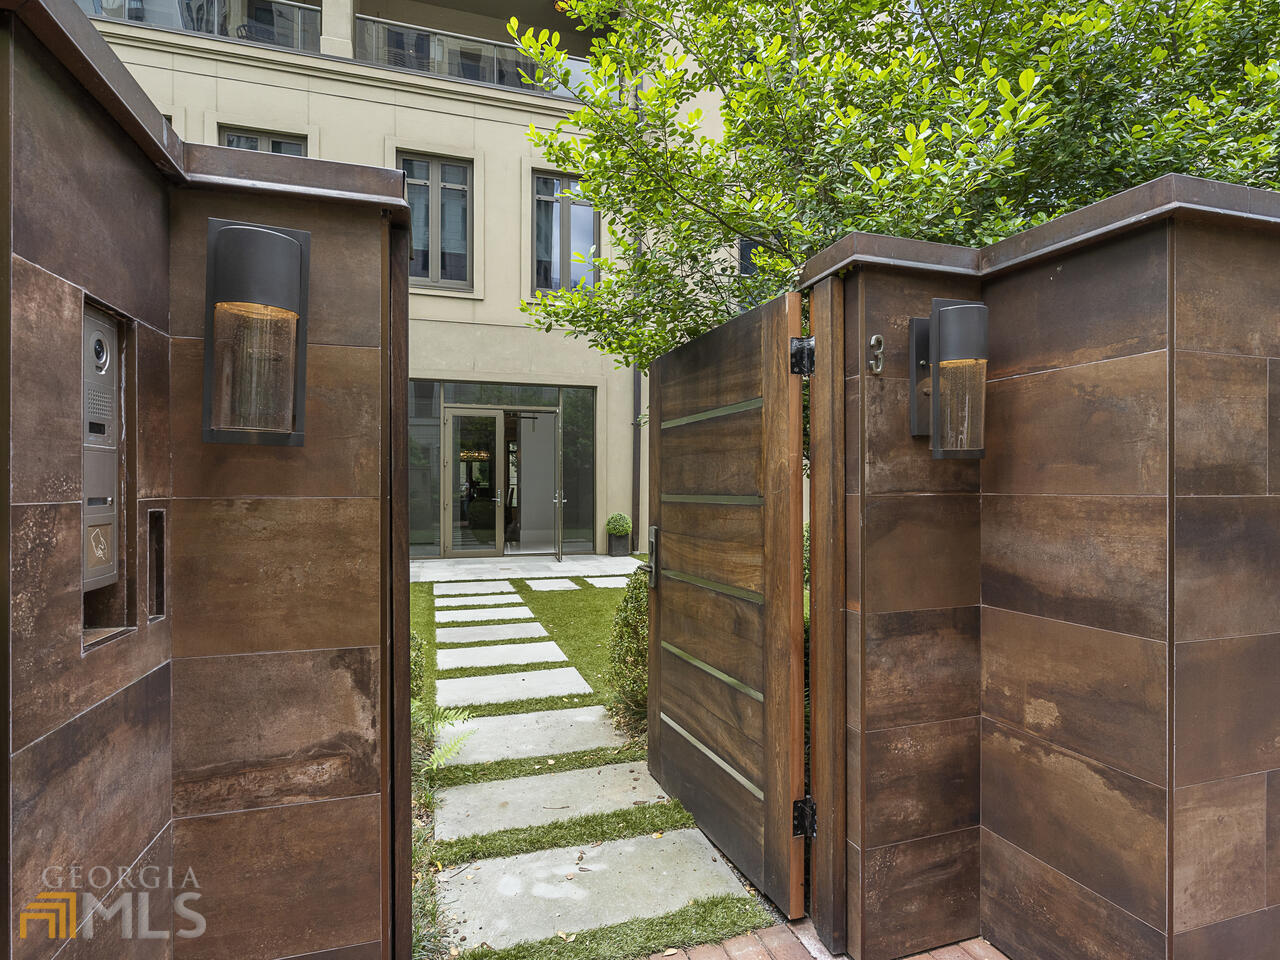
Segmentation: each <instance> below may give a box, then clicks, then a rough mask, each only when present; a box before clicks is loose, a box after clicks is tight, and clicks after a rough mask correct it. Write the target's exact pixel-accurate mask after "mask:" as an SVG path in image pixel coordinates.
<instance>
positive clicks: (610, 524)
mask: <svg viewBox="0 0 1280 960" xmlns="http://www.w3.org/2000/svg"><path fill="white" fill-rule="evenodd" d="M604 529H605V533H607V534H609V535H610V536H614V537H625V536H626V535H627V534H629V533H630V532H631V518H630V517H628V516H627V515H626V514H625V513H615V514H611V515H610V516H609V519H608V520H606V521H605V522H604Z"/></svg>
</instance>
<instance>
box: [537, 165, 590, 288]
mask: <svg viewBox="0 0 1280 960" xmlns="http://www.w3.org/2000/svg"><path fill="white" fill-rule="evenodd" d="M599 248H600V219H599V217H597V216H596V212H595V209H594V208H593V207H592V206H591V204H589V203H587V202H586V201H585V200H583V199H582V198H581V188H580V186H579V183H578V181H577V179H576V178H574V177H562V176H560V175H558V174H553V173H537V174H534V177H533V287H534V289H535V290H562V289H567V288H570V287H576V286H578V285H579V284H582V285H585V286H588V287H593V286H595V283H596V279H597V276H596V272H597V271H596V269H595V267H594V266H593V265H592V264H591V262H590V261H591V258H592V257H593V256H595V254H596V251H598V250H599ZM575 254H580V255H581V258H585V260H586V262H578V261H577V260H575V256H574V255H575Z"/></svg>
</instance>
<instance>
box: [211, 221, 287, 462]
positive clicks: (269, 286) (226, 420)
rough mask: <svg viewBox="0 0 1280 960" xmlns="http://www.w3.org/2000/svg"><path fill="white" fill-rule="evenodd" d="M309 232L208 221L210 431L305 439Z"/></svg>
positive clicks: (217, 439) (280, 440) (222, 435)
mask: <svg viewBox="0 0 1280 960" xmlns="http://www.w3.org/2000/svg"><path fill="white" fill-rule="evenodd" d="M310 240H311V238H310V234H308V233H306V232H304V231H301V230H287V229H284V228H281V227H261V226H257V225H255V224H248V223H232V222H229V221H225V220H210V221H209V241H208V242H209V247H208V269H207V281H206V284H207V285H206V299H207V304H206V317H205V344H204V347H205V355H204V439H205V441H206V442H210V443H266V444H277V445H286V446H301V445H302V438H303V419H304V417H303V414H304V413H305V400H306V362H307V354H306V350H307V319H306V307H307V273H308V269H307V268H308V259H309V253H310V246H311V243H310Z"/></svg>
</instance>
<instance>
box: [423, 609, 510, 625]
mask: <svg viewBox="0 0 1280 960" xmlns="http://www.w3.org/2000/svg"><path fill="white" fill-rule="evenodd" d="M532 619H533V611H532V610H530V609H529V608H528V607H476V608H475V609H466V610H437V611H436V623H479V622H480V621H481V620H532Z"/></svg>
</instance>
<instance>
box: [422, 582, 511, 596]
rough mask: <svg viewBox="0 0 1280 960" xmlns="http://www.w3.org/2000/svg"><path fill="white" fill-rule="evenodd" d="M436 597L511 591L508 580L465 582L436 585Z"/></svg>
mask: <svg viewBox="0 0 1280 960" xmlns="http://www.w3.org/2000/svg"><path fill="white" fill-rule="evenodd" d="M433 589H434V592H435V595H436V596H437V597H451V596H456V595H458V594H462V593H506V592H508V591H510V590H511V582H510V581H509V580H466V581H463V582H461V583H437V584H435V586H434V587H433Z"/></svg>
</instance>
